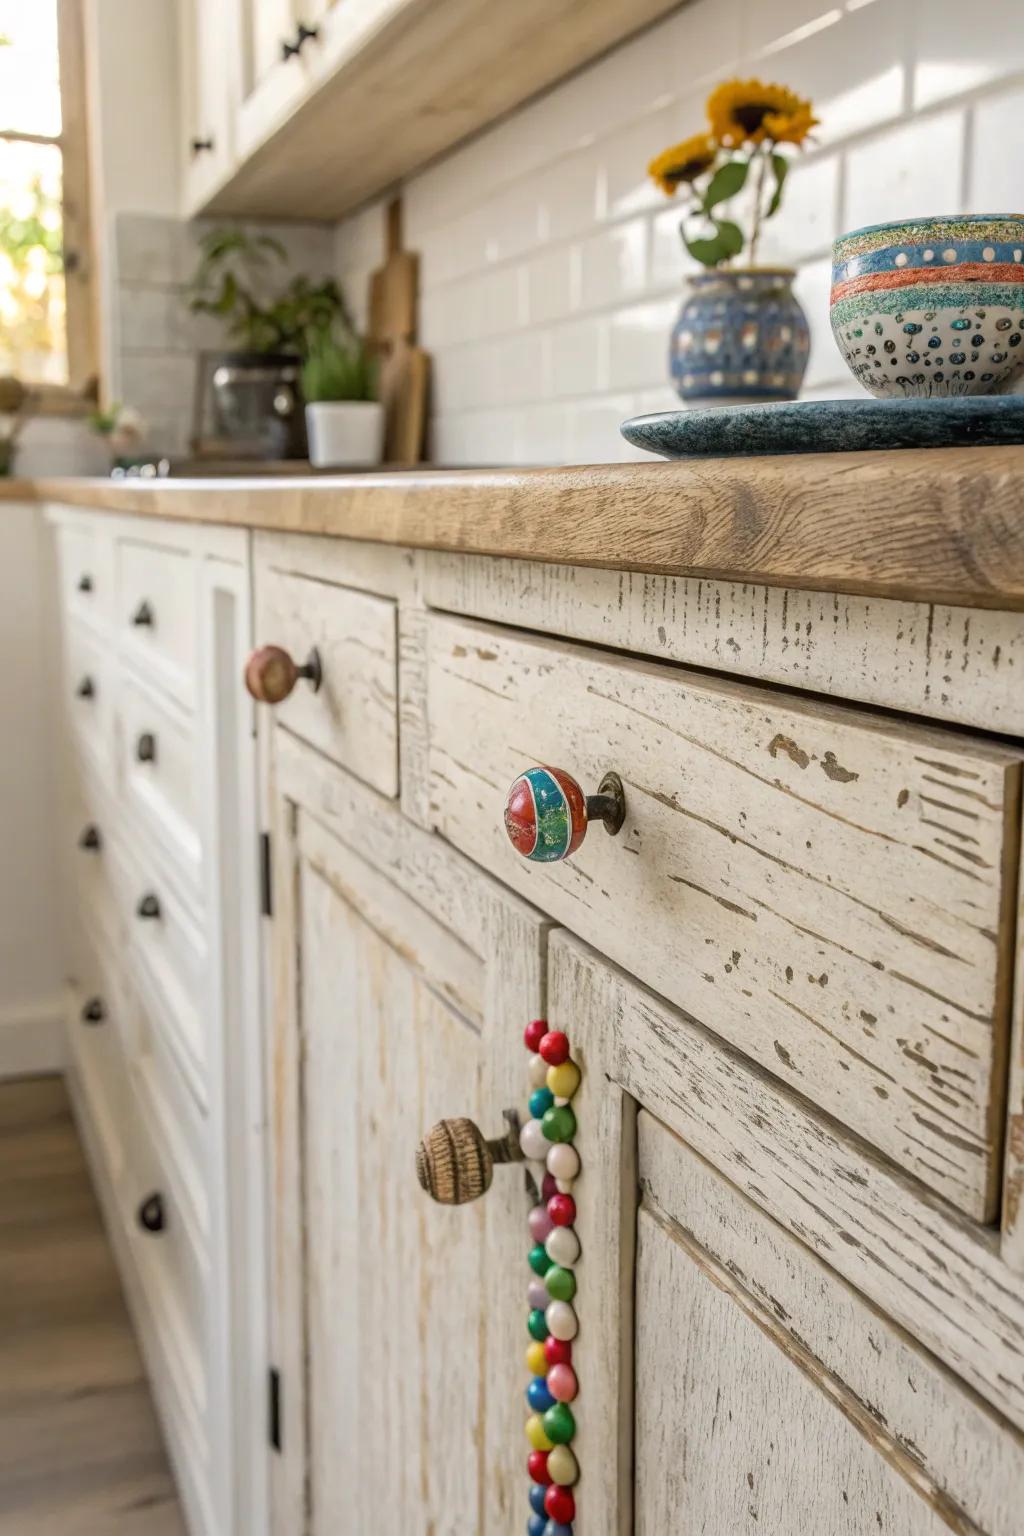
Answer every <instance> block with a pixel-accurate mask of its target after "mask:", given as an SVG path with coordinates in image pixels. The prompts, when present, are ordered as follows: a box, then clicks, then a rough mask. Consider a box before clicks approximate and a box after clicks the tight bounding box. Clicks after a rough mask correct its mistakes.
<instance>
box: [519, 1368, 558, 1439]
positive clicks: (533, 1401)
mask: <svg viewBox="0 0 1024 1536" xmlns="http://www.w3.org/2000/svg"><path fill="white" fill-rule="evenodd" d="M526 1404H527V1407H528V1408H530V1409H531V1410H532V1411H533V1412H534V1413H547V1411H548V1409H549V1408H553V1407H554V1405H555V1399H554V1397H553V1396H552V1394H551V1391H550V1389H549V1387H548V1384H547V1381H546V1379H545V1378H544V1377H543V1376H535V1377H534V1378H533V1380H532V1381H531V1382H530V1384H529V1386H528V1387H527V1389H526ZM538 1449H539V1450H543V1449H544V1447H543V1446H539V1447H538Z"/></svg>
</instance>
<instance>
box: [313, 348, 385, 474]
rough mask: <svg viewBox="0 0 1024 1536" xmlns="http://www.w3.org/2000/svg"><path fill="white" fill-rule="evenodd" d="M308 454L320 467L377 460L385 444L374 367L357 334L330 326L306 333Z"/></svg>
mask: <svg viewBox="0 0 1024 1536" xmlns="http://www.w3.org/2000/svg"><path fill="white" fill-rule="evenodd" d="M302 393H303V396H304V397H305V401H306V433H307V436H308V438H309V458H310V462H311V463H312V464H315V465H317V467H318V468H327V467H329V466H335V465H342V464H376V463H377V462H379V460H380V457H381V452H382V450H383V446H384V408H383V406H382V405H381V404H380V401H379V400H378V399H377V368H376V364H375V362H374V360H373V358H372V357H371V356H370V354H369V352H368V351H367V349H366V345H365V343H364V342H363V341H362V340H361V339H360V338H359V337H358V336H354V335H352V336H349V337H347V338H345V339H343V340H342V339H339V338H338V337H337V335H336V334H335V333H334V332H333V331H331V330H318V331H316V332H315V333H313V334H312V335H310V336H309V337H307V349H306V358H305V361H304V363H303V365H302Z"/></svg>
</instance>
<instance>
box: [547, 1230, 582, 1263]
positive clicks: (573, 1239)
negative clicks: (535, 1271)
mask: <svg viewBox="0 0 1024 1536" xmlns="http://www.w3.org/2000/svg"><path fill="white" fill-rule="evenodd" d="M544 1248H545V1251H546V1252H547V1256H548V1258H549V1259H551V1260H552V1262H553V1263H555V1264H559V1265H561V1267H562V1268H563V1269H568V1268H570V1267H571V1266H572V1265H573V1264H575V1263H576V1260H577V1259H578V1258H579V1256H580V1240H579V1238H578V1237H577V1236H576V1233H575V1232H574V1231H573V1229H572V1227H555V1228H554V1229H553V1230H552V1231H551V1232H549V1233H548V1238H547V1242H546V1243H545V1244H544Z"/></svg>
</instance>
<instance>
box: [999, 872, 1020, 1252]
mask: <svg viewBox="0 0 1024 1536" xmlns="http://www.w3.org/2000/svg"><path fill="white" fill-rule="evenodd" d="M1021 861H1022V869H1021V871H1020V874H1019V878H1018V881H1017V938H1016V957H1015V962H1016V975H1015V977H1014V996H1013V1023H1012V1027H1011V1031H1010V1052H1009V1062H1008V1073H1009V1084H1008V1088H1007V1110H1006V1155H1005V1160H1004V1170H1003V1208H1002V1224H1001V1243H1002V1255H1003V1258H1004V1259H1005V1260H1006V1262H1007V1264H1010V1265H1012V1266H1013V1268H1014V1269H1015V1270H1017V1272H1018V1274H1024V850H1022V855H1021Z"/></svg>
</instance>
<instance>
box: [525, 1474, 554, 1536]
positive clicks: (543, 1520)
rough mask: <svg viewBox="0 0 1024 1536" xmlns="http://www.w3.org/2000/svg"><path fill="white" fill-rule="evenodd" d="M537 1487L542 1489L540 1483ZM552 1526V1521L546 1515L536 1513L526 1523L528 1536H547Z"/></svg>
mask: <svg viewBox="0 0 1024 1536" xmlns="http://www.w3.org/2000/svg"><path fill="white" fill-rule="evenodd" d="M537 1486H538V1487H540V1484H539V1483H538V1484H537ZM550 1524H551V1521H550V1520H548V1518H547V1517H546V1515H543V1514H540V1515H538V1514H536V1513H534V1514H532V1515H531V1516H530V1518H529V1520H527V1522H526V1536H545V1533H546V1531H547V1528H548V1526H549V1525H550Z"/></svg>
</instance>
